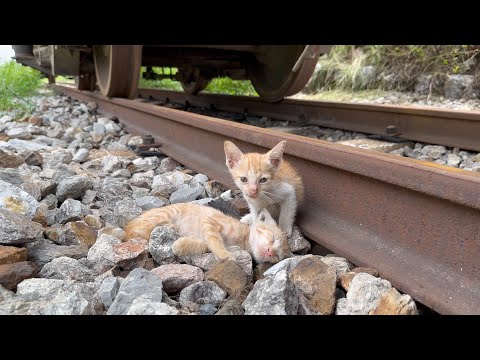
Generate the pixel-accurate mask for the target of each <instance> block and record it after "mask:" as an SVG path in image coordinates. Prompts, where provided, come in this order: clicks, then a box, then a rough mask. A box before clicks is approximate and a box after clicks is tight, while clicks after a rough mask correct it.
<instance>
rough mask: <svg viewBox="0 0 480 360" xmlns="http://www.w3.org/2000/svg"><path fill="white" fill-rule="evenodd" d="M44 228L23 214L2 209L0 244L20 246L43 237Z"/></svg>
mask: <svg viewBox="0 0 480 360" xmlns="http://www.w3.org/2000/svg"><path fill="white" fill-rule="evenodd" d="M42 233H43V227H42V226H41V225H40V224H38V223H36V222H33V221H30V219H28V218H27V217H25V216H24V215H22V214H17V213H14V212H11V211H8V210H4V209H0V244H1V245H20V244H25V243H28V242H32V241H35V240H37V239H40V238H41V237H42Z"/></svg>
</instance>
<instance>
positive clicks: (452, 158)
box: [447, 154, 462, 167]
mask: <svg viewBox="0 0 480 360" xmlns="http://www.w3.org/2000/svg"><path fill="white" fill-rule="evenodd" d="M461 162H462V158H461V157H460V156H458V155H455V154H448V155H447V165H448V166H455V167H458V165H460V163H461Z"/></svg>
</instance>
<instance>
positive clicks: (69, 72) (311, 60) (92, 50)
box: [13, 45, 331, 102]
mask: <svg viewBox="0 0 480 360" xmlns="http://www.w3.org/2000/svg"><path fill="white" fill-rule="evenodd" d="M330 48H331V46H329V45H13V49H14V51H15V59H16V61H17V62H19V63H22V64H24V65H28V66H31V67H33V68H36V69H38V70H40V71H41V72H43V73H44V74H46V75H48V76H57V75H66V76H75V77H76V84H77V86H78V88H79V89H82V90H94V89H95V87H96V85H98V87H99V90H100V92H101V93H102V94H103V95H105V96H109V97H126V98H131V97H134V96H135V94H136V91H137V88H138V80H139V77H140V67H141V66H146V67H147V71H146V72H144V73H143V76H144V77H147V78H158V77H159V75H158V74H156V73H154V72H153V71H152V67H154V66H157V67H174V68H177V69H178V73H177V74H175V80H178V81H180V83H181V84H182V87H183V89H184V90H185V92H187V93H189V94H196V93H198V92H199V91H201V90H203V89H205V87H206V86H207V84H208V82H209V81H210V80H211V79H213V78H215V77H222V76H228V77H230V78H232V79H235V80H247V79H248V80H251V82H252V84H253V87H254V88H255V90H256V91H257V92H258V94H259V96H260V98H261V99H262V100H264V101H269V102H275V101H279V100H281V99H283V98H284V97H285V96H290V95H293V94H295V93H297V92H299V91H300V90H302V89H303V87H304V86H305V85H306V84H307V82H308V80H309V79H310V77H311V75H312V73H313V71H314V69H315V65H316V63H317V60H318V57H319V56H320V55H322V54H323V53H326V52H328V50H329V49H330Z"/></svg>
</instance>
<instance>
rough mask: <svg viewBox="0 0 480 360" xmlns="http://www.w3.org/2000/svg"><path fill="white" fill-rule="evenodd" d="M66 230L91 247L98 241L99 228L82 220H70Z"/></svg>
mask: <svg viewBox="0 0 480 360" xmlns="http://www.w3.org/2000/svg"><path fill="white" fill-rule="evenodd" d="M65 230H66V231H71V232H72V233H73V234H74V235H75V236H76V237H77V238H78V240H80V241H81V242H83V243H85V244H87V245H88V246H89V247H90V246H92V245H93V244H95V241H97V229H95V228H93V227H91V226H88V225H85V224H84V223H82V222H80V221H76V222H73V221H72V222H69V223H67V224H66V225H65Z"/></svg>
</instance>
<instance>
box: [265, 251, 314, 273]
mask: <svg viewBox="0 0 480 360" xmlns="http://www.w3.org/2000/svg"><path fill="white" fill-rule="evenodd" d="M311 256H316V255H305V256H294V257H291V258H288V259H283V260H282V261H279V262H278V263H276V264H275V265H273V266H272V267H270V268H269V269H267V270H266V271H265V272H264V273H263V276H273V275H276V274H277V273H278V272H280V271H282V270H285V271H286V272H287V273H290V272H291V271H292V270H293V269H294V268H295V266H297V264H298V263H299V262H300V261H302V260H303V259H306V258H308V257H311ZM318 258H319V259H322V257H321V256H318Z"/></svg>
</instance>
